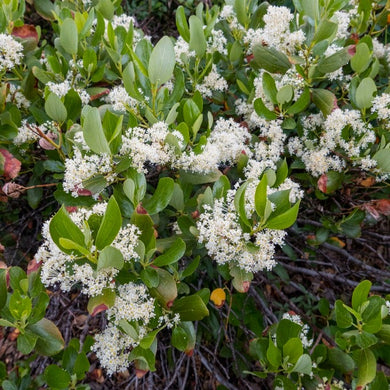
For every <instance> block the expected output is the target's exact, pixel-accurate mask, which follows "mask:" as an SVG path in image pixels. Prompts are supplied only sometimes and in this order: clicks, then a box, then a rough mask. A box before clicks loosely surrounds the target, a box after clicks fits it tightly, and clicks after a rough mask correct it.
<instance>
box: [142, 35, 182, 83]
mask: <svg viewBox="0 0 390 390" xmlns="http://www.w3.org/2000/svg"><path fill="white" fill-rule="evenodd" d="M175 58H176V57H175V50H174V49H173V44H172V41H171V39H170V38H169V37H167V36H164V37H163V38H161V39H160V40H159V41H158V43H157V45H156V46H155V47H154V48H153V50H152V53H151V55H150V59H149V66H148V74H149V80H150V82H151V84H154V85H161V84H164V83H166V82H167V81H168V80H169V79H170V78H171V77H172V75H173V69H174V68H175V62H176V61H175Z"/></svg>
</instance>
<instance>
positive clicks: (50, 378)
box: [44, 364, 71, 389]
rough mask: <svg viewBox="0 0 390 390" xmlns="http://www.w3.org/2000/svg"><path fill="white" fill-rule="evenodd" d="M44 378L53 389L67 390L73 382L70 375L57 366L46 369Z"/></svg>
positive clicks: (53, 365)
mask: <svg viewBox="0 0 390 390" xmlns="http://www.w3.org/2000/svg"><path fill="white" fill-rule="evenodd" d="M44 377H45V380H46V382H47V384H48V385H49V386H50V387H51V388H52V389H67V388H68V386H69V384H70V381H71V377H70V375H69V373H68V372H67V371H65V370H64V369H63V368H60V367H58V366H56V365H55V364H51V365H50V366H47V367H46V369H45V372H44Z"/></svg>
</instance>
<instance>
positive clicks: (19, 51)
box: [0, 34, 23, 73]
mask: <svg viewBox="0 0 390 390" xmlns="http://www.w3.org/2000/svg"><path fill="white" fill-rule="evenodd" d="M22 58H23V45H22V44H21V43H20V42H18V41H17V40H15V39H14V38H13V37H12V36H11V35H8V34H0V73H2V72H6V71H9V70H12V69H13V68H14V67H15V66H16V65H20V64H21V61H22Z"/></svg>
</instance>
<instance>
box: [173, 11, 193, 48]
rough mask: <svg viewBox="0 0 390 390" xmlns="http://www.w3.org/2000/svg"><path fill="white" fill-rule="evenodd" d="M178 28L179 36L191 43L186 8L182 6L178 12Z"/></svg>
mask: <svg viewBox="0 0 390 390" xmlns="http://www.w3.org/2000/svg"><path fill="white" fill-rule="evenodd" d="M176 27H177V31H179V34H180V35H181V36H182V38H183V39H184V40H185V41H186V42H189V41H190V29H189V27H188V23H187V18H186V14H185V11H184V7H183V6H182V5H180V6H179V7H178V8H177V10H176Z"/></svg>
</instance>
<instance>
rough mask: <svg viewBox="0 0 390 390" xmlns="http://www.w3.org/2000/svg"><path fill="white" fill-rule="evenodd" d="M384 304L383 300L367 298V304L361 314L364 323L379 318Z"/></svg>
mask: <svg viewBox="0 0 390 390" xmlns="http://www.w3.org/2000/svg"><path fill="white" fill-rule="evenodd" d="M383 304H384V300H383V299H382V298H380V297H378V296H373V297H370V298H369V304H368V305H367V306H366V307H365V308H364V310H363V312H362V318H363V321H364V322H369V321H371V320H372V319H374V318H378V317H379V318H381V308H382V305H383Z"/></svg>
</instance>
